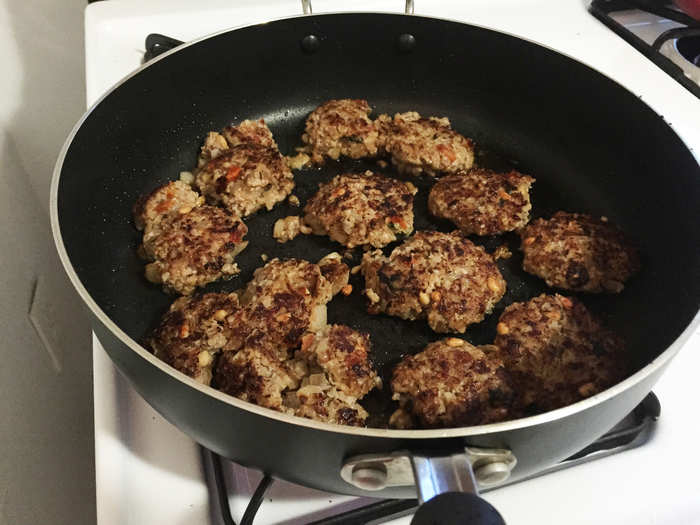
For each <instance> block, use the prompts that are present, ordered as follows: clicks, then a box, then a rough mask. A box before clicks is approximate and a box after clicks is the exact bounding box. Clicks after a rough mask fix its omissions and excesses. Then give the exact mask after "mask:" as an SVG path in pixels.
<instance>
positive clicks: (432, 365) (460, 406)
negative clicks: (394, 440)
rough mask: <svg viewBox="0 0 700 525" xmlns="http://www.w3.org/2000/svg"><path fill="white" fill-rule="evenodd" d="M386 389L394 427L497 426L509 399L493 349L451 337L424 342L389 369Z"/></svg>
mask: <svg viewBox="0 0 700 525" xmlns="http://www.w3.org/2000/svg"><path fill="white" fill-rule="evenodd" d="M391 388H392V391H393V393H394V394H393V398H394V399H395V400H397V401H398V402H399V405H400V408H399V409H398V410H397V411H396V412H395V413H394V414H393V415H392V417H391V420H390V424H391V425H392V426H394V427H399V428H412V427H413V426H414V425H416V426H419V427H423V428H435V427H455V426H466V425H482V424H486V423H493V422H496V421H502V420H504V419H506V418H507V417H508V416H509V415H510V411H509V407H510V405H511V403H512V399H513V390H512V388H511V386H510V382H509V378H508V375H507V373H506V371H505V369H504V368H503V362H502V361H501V359H500V358H499V357H498V349H497V348H496V347H494V346H491V345H486V346H479V347H475V346H472V345H471V344H469V343H468V342H467V341H464V340H463V339H456V338H447V339H442V340H440V341H436V342H434V343H430V344H429V345H428V346H426V347H425V349H424V350H423V351H422V352H420V353H418V354H416V355H413V356H408V357H406V358H404V359H403V361H401V362H400V363H399V364H398V365H397V366H396V368H394V372H393V376H392V380H391Z"/></svg>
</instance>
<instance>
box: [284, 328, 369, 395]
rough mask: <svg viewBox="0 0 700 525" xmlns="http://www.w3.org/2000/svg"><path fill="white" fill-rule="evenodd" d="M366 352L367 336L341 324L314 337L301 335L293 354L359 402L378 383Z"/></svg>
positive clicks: (367, 349)
mask: <svg viewBox="0 0 700 525" xmlns="http://www.w3.org/2000/svg"><path fill="white" fill-rule="evenodd" d="M369 352H370V343H369V335H367V334H364V333H361V332H358V331H356V330H353V329H352V328H350V327H348V326H344V325H327V326H326V327H325V328H323V329H322V330H320V331H319V332H318V333H317V334H309V335H307V336H304V339H303V340H302V345H301V350H299V351H298V352H297V354H296V355H297V357H301V358H303V359H305V360H306V361H307V362H308V363H310V365H311V366H315V367H318V368H320V369H321V370H323V371H324V372H325V374H326V375H327V376H328V380H329V382H330V385H331V386H333V387H334V388H336V389H337V390H339V391H340V392H342V393H343V394H345V395H347V396H350V397H352V398H355V399H361V398H362V397H364V396H365V395H366V394H367V393H368V392H369V391H370V390H372V389H373V388H374V387H376V386H379V385H380V384H381V380H380V379H379V377H378V376H377V373H376V372H375V371H374V370H373V369H372V365H371V363H370V361H369Z"/></svg>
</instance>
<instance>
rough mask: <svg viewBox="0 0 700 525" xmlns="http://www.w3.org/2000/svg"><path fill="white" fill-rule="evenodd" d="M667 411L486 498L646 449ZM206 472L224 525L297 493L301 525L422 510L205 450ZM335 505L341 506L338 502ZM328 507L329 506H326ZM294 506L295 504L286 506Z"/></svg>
mask: <svg viewBox="0 0 700 525" xmlns="http://www.w3.org/2000/svg"><path fill="white" fill-rule="evenodd" d="M660 412H661V407H660V404H659V400H658V398H657V397H656V396H655V395H654V393H650V394H649V395H648V396H647V397H646V398H644V400H643V401H642V402H641V403H640V404H639V405H637V407H636V408H635V409H634V410H632V412H630V413H629V414H628V415H627V416H626V417H625V418H624V419H623V420H622V421H620V423H618V424H617V425H616V426H615V427H614V428H613V429H611V430H610V431H609V432H608V433H607V434H605V435H603V436H602V437H601V438H599V439H598V440H597V441H596V442H595V443H592V444H591V445H589V446H587V447H586V448H584V449H583V450H581V451H580V452H578V453H576V454H574V455H572V456H570V457H568V458H567V459H565V460H563V461H561V462H559V463H557V464H556V465H553V466H551V467H549V468H547V469H545V470H543V471H541V472H539V473H537V474H535V475H533V476H530V477H528V478H524V479H521V480H518V481H516V482H511V483H503V484H501V485H498V486H495V487H489V488H487V489H483V490H482V491H481V492H482V493H483V492H487V491H489V490H494V489H498V488H501V487H505V486H507V485H510V484H514V483H520V482H522V481H525V480H528V479H532V478H535V477H539V476H544V475H546V474H549V473H552V472H556V471H559V470H562V469H566V468H570V467H573V466H576V465H580V464H582V463H588V462H590V461H594V460H597V459H600V458H604V457H607V456H610V455H613V454H618V453H620V452H624V451H626V450H630V449H633V448H637V447H639V446H641V445H643V444H645V443H646V442H647V441H648V440H649V438H650V436H651V434H652V431H653V429H654V426H655V424H656V421H657V419H658V418H659V414H660ZM202 456H203V461H204V467H205V472H206V475H207V478H208V481H207V482H208V486H209V490H210V492H211V496H212V498H211V499H212V501H214V502H215V503H216V506H217V507H218V510H219V516H218V519H219V520H220V523H222V524H223V525H236V524H237V523H239V524H240V525H251V524H252V523H254V520H255V517H256V516H257V515H258V512H259V510H260V508H261V506H262V505H264V504H265V501H267V503H268V504H269V505H274V501H275V499H276V494H274V492H275V488H279V489H280V490H279V491H278V492H277V494H290V493H294V494H296V495H298V496H301V497H300V498H299V499H300V500H301V501H302V505H303V506H304V510H305V512H304V513H303V514H304V515H303V516H299V517H298V518H297V520H295V523H297V522H298V523H306V524H310V525H340V524H343V525H363V524H366V523H370V522H371V523H384V522H387V521H390V520H393V519H396V518H399V517H402V516H406V515H407V514H411V513H413V512H414V511H415V509H416V507H417V506H418V502H417V500H415V499H411V500H401V499H370V498H356V497H352V496H337V495H331V494H326V493H322V492H320V491H317V490H313V489H307V488H304V487H300V486H298V485H294V484H291V483H288V482H285V481H278V480H275V479H273V478H271V477H270V476H268V475H263V474H261V473H259V472H256V471H251V470H248V469H245V468H244V467H241V466H240V465H237V464H236V463H233V462H231V461H229V460H227V459H225V458H222V457H221V456H218V455H217V454H214V453H213V452H211V451H209V450H207V449H204V448H203V449H202ZM241 499H244V500H245V499H247V504H245V505H244V506H245V508H244V509H243V511H242V517H241V519H240V522H236V521H235V520H234V518H233V515H234V514H236V515H238V514H239V513H240V512H233V508H236V510H240V507H241V506H240V504H239V500H241ZM334 500H335V501H334ZM326 501H328V504H326ZM285 504H286V505H289V504H290V503H289V502H286V503H285Z"/></svg>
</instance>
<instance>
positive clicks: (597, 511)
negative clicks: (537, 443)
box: [85, 0, 700, 525]
mask: <svg viewBox="0 0 700 525" xmlns="http://www.w3.org/2000/svg"><path fill="white" fill-rule="evenodd" d="M232 4H233V2H232V1H231V0H200V1H199V2H191V1H189V0H167V1H166V0H150V1H149V2H148V3H145V2H141V1H135V0H113V1H110V2H98V3H94V4H91V5H90V6H89V7H88V8H87V11H86V16H85V20H86V24H85V30H86V73H87V74H86V77H87V97H88V104H92V103H94V102H95V100H96V99H97V98H99V96H100V95H101V94H102V93H103V92H104V91H105V90H106V89H107V88H109V87H110V86H111V85H112V84H113V83H115V82H117V81H118V80H119V79H120V78H121V77H123V76H124V75H126V74H128V73H129V72H131V71H133V70H134V69H135V68H136V67H138V66H139V65H140V62H141V58H142V55H143V51H144V43H143V42H144V38H145V36H146V35H147V34H148V33H163V34H167V35H168V36H172V37H174V38H178V39H181V40H191V39H193V38H197V37H200V36H203V35H206V34H209V33H212V32H215V31H218V30H221V29H225V28H227V27H235V26H241V25H246V24H251V23H256V22H261V21H265V20H272V19H275V18H280V17H285V16H292V15H296V14H298V13H299V12H300V3H298V2H297V1H295V0H284V1H282V0H267V1H264V0H263V1H258V0H244V1H240V0H239V1H237V2H236V5H235V6H233V5H232ZM402 8H403V6H402V5H400V2H387V1H386V0H382V1H380V2H376V1H373V2H367V1H358V2H356V3H354V4H353V5H352V10H353V11H363V10H365V11H384V12H399V11H401V10H402ZM344 10H348V9H347V4H344V3H342V2H340V1H339V0H316V1H315V3H314V11H315V12H332V11H336V12H337V11H344ZM416 14H419V15H432V16H437V17H442V18H452V19H457V20H461V21H465V22H469V23H472V24H476V25H483V26H486V27H492V28H495V29H499V30H502V31H505V32H509V33H513V34H515V35H518V36H521V37H523V38H527V39H530V40H534V41H537V42H540V43H543V44H545V45H548V46H550V47H553V48H555V49H557V50H559V51H561V52H563V53H565V54H568V55H571V56H574V57H576V58H577V59H579V60H581V61H582V62H585V63H587V64H589V65H591V66H593V67H595V68H596V69H598V70H599V71H601V72H602V73H604V74H606V75H608V76H610V77H612V78H613V79H615V80H617V81H618V82H620V83H621V84H623V85H625V86H627V87H628V88H629V89H630V90H631V91H632V92H634V93H636V94H637V95H639V96H640V97H642V98H643V100H644V101H645V102H646V103H647V104H649V105H650V106H651V107H652V108H654V109H655V110H656V111H657V112H658V113H659V114H661V115H664V118H665V119H666V121H667V122H669V123H670V124H671V125H672V126H673V127H674V129H675V130H676V132H677V133H678V134H679V135H680V136H681V137H682V138H683V139H684V140H685V142H686V143H687V144H688V145H689V146H690V149H691V150H693V149H695V150H696V153H695V155H696V157H698V155H699V154H698V153H697V151H700V125H698V123H700V101H698V99H697V98H695V97H694V96H693V95H692V94H691V93H689V92H688V91H686V90H685V89H684V88H683V87H682V86H680V85H678V84H677V83H676V82H675V81H674V80H673V79H671V78H669V77H668V76H667V75H666V74H665V73H664V72H663V71H661V70H660V69H659V68H657V67H656V66H655V65H654V64H652V63H651V62H650V61H649V60H647V59H646V58H645V57H643V56H642V55H641V54H639V53H638V52H637V51H635V50H634V49H633V48H632V47H630V46H629V45H628V44H626V43H625V42H624V41H623V40H622V39H620V38H619V37H617V36H616V35H614V34H613V33H612V32H611V31H610V30H608V29H607V28H605V27H604V26H603V25H602V24H600V23H599V22H598V21H596V20H595V19H594V18H593V17H592V16H591V15H589V14H588V13H587V12H586V2H583V1H574V0H569V1H568V2H551V1H548V0H498V2H494V1H493V0H471V1H470V2H464V1H463V0H447V1H442V2H440V3H439V5H437V2H433V3H432V4H431V5H428V4H427V1H423V2H421V1H420V0H419V1H418V3H417V5H416ZM93 358H94V381H95V440H96V443H95V453H96V476H97V514H98V522H99V524H100V525H117V524H120V525H121V524H126V523H129V524H138V525H141V524H149V525H158V524H161V523H162V524H168V525H172V524H185V523H187V524H191V523H196V524H208V523H219V521H218V518H217V516H216V510H215V507H214V505H212V502H211V501H210V495H209V492H208V490H207V486H206V482H205V477H204V471H203V464H202V457H201V455H200V451H199V449H198V447H197V445H196V444H195V443H194V442H193V441H192V440H191V439H189V438H188V437H187V436H185V435H184V434H183V433H181V432H180V431H179V430H177V429H176V428H174V427H173V426H172V425H170V424H169V423H168V422H166V421H165V420H164V419H163V418H162V417H161V416H160V415H158V414H157V413H156V412H155V411H154V410H153V409H152V408H151V407H150V406H149V405H147V404H146V403H145V402H144V401H143V400H142V399H141V398H140V396H139V395H138V394H136V393H135V392H134V391H133V389H131V387H130V386H129V385H128V383H127V382H126V381H125V380H124V379H123V378H122V377H121V376H120V375H119V374H118V373H117V372H116V370H115V368H114V366H113V365H112V363H111V361H110V360H109V358H108V357H107V355H106V354H105V352H104V350H103V349H102V347H101V346H100V344H99V343H98V342H97V340H96V339H95V344H94V351H93ZM698 370H700V333H696V334H695V335H694V336H693V337H692V338H691V339H690V341H689V342H688V343H687V345H686V347H685V348H684V349H683V350H682V351H681V352H680V354H679V356H678V357H677V358H676V360H675V361H674V362H673V363H672V364H671V366H670V369H669V370H668V372H667V373H666V374H665V375H664V376H663V377H662V378H661V380H660V381H659V383H658V385H657V387H656V388H655V392H656V393H657V395H658V396H659V398H660V401H661V406H662V412H661V413H662V415H661V419H660V421H659V424H658V429H657V432H656V434H655V435H654V437H653V438H652V440H651V442H650V443H648V444H647V445H645V446H643V447H641V448H639V449H635V450H631V451H627V452H624V453H622V454H620V455H617V456H612V457H609V458H605V459H601V460H598V461H595V462H593V463H588V464H585V465H581V466H577V467H575V468H573V469H570V470H565V471H561V472H557V473H554V474H550V475H547V476H545V477H542V478H538V479H533V480H530V481H527V482H524V483H520V484H516V485H513V486H510V487H505V488H502V489H497V490H495V491H492V492H489V493H487V494H486V495H485V497H486V499H487V500H489V501H490V502H491V503H492V504H493V505H495V506H496V508H498V509H499V511H500V512H501V513H502V514H503V516H504V518H505V519H506V521H507V522H508V523H511V524H530V523H532V524H541V523H566V524H568V525H576V524H590V523H598V524H608V523H609V524H619V523H635V524H674V525H675V524H678V523H686V524H688V523H700V497H699V496H698V494H700V490H698V489H699V488H700V487H699V486H698V482H697V476H696V472H698V471H700V455H698V454H696V453H694V451H693V450H690V449H689V446H692V443H693V442H696V441H698V440H700V420H699V419H698V418H697V415H696V414H697V409H696V401H695V400H696V399H698V398H699V394H700V387H699V386H698V381H697V380H696V376H697V371H698ZM688 416H692V417H688ZM231 475H232V477H233V478H235V479H234V480H232V481H234V482H235V484H236V486H237V487H239V490H240V491H241V493H242V494H244V495H245V493H247V495H248V496H249V495H250V494H251V491H252V489H254V487H255V485H256V484H257V480H259V479H260V474H259V473H257V472H254V471H249V470H247V469H243V468H237V469H236V470H235V471H233V472H232V474H231ZM352 501H353V498H348V497H345V496H337V495H331V494H326V493H323V492H319V491H315V490H311V489H306V488H303V487H299V486H295V485H291V484H288V483H284V482H276V483H275V484H274V485H273V486H272V488H271V489H270V491H269V492H268V494H267V496H266V499H265V502H264V503H263V505H262V506H261V508H260V511H259V513H258V517H257V519H256V523H265V524H266V523H285V524H291V523H304V522H308V521H309V520H310V519H311V515H313V519H318V518H319V517H321V515H319V514H316V513H317V512H320V511H321V509H326V508H329V507H334V506H339V505H342V506H343V507H344V508H345V506H347V505H352V504H353V503H352ZM246 503H247V499H246V498H245V496H242V497H238V498H234V499H233V500H232V502H231V505H232V511H233V515H234V516H233V517H234V519H236V520H240V518H241V516H242V513H243V510H244V508H245V505H246ZM408 522H409V518H402V519H400V520H396V521H394V522H392V523H396V524H398V523H408Z"/></svg>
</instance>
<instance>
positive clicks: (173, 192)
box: [134, 180, 203, 231]
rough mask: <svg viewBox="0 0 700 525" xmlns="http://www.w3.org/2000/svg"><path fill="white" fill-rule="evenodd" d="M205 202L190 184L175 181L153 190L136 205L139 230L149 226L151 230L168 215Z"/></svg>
mask: <svg viewBox="0 0 700 525" xmlns="http://www.w3.org/2000/svg"><path fill="white" fill-rule="evenodd" d="M202 203H203V199H200V195H199V193H197V192H196V191H193V190H192V188H191V187H190V186H189V184H185V183H184V182H182V181H179V180H178V181H174V182H170V183H168V184H165V185H163V186H160V187H158V188H156V189H155V190H153V191H152V192H151V193H149V194H148V195H146V196H145V197H142V198H140V199H139V200H138V201H137V202H136V204H135V205H134V223H135V224H136V228H137V229H139V230H143V229H145V228H146V227H147V226H148V227H149V228H150V229H151V231H153V230H155V229H157V225H158V224H159V223H160V222H161V221H162V220H163V219H164V218H167V217H171V216H173V215H176V214H177V213H178V212H179V211H180V210H181V209H187V208H194V207H195V206H199V205H200V204H202Z"/></svg>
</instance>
